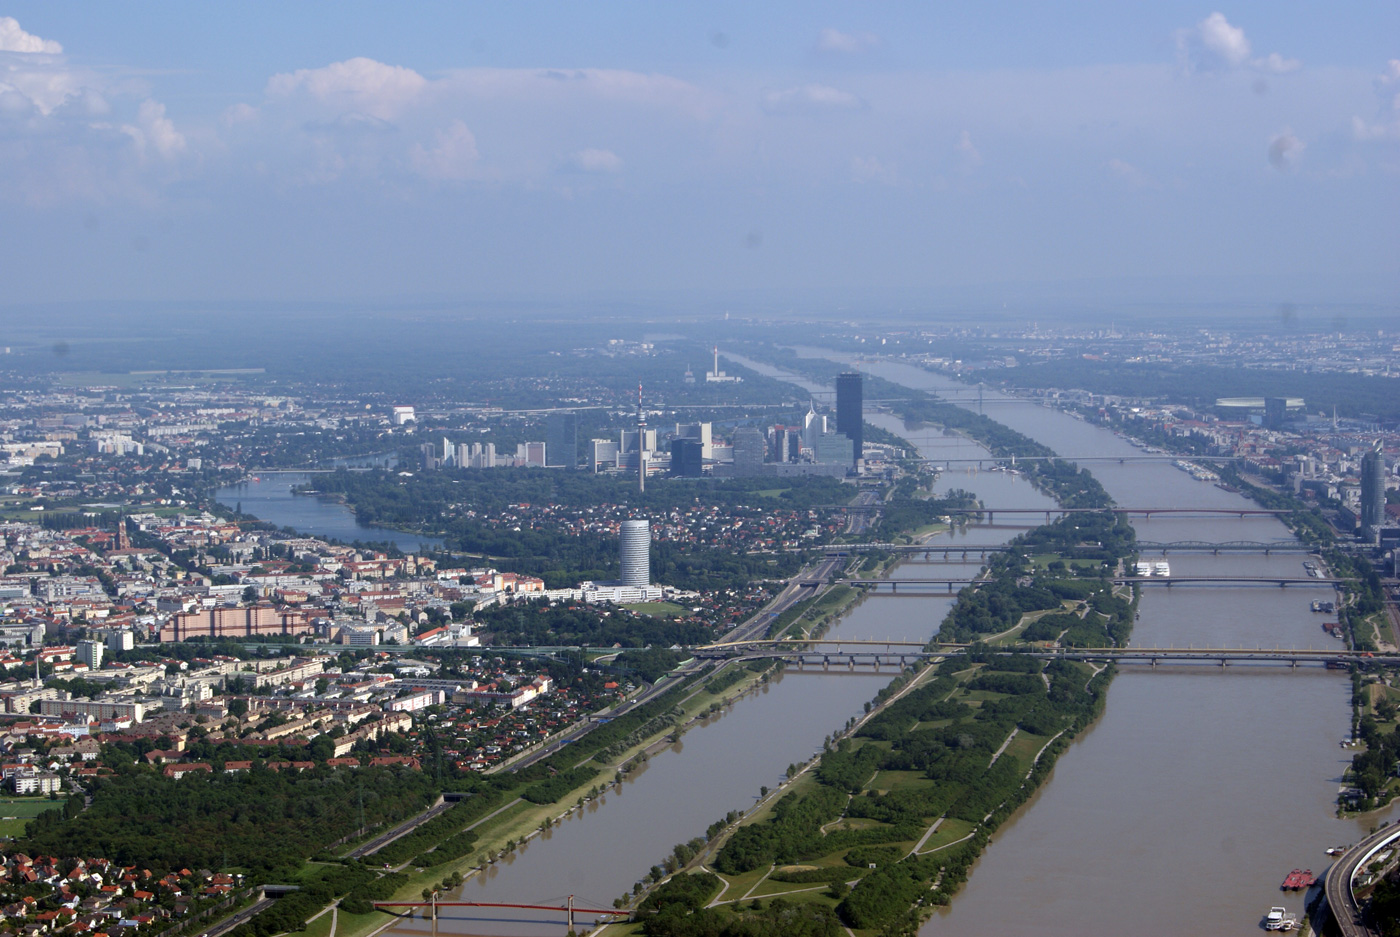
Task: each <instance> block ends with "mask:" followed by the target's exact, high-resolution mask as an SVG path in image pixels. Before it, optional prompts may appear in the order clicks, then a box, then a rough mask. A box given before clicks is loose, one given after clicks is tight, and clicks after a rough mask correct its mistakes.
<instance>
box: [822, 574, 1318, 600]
mask: <svg viewBox="0 0 1400 937" xmlns="http://www.w3.org/2000/svg"><path fill="white" fill-rule="evenodd" d="M990 581H991V580H988V579H973V578H968V577H965V576H961V577H955V576H949V577H946V578H945V577H920V578H907V579H842V580H840V582H841V584H843V585H847V586H865V587H870V588H874V589H876V590H879V589H880V587H882V586H888V587H889V594H893V595H899V594H905V595H919V594H923V595H927V594H928V593H929V591H930V587H933V586H944V587H946V590H947V591H948V592H952V591H953V590H954V587H955V586H956V587H957V588H962V587H963V586H972V585H978V584H982V583H987V582H990ZM1111 581H1112V582H1113V584H1114V585H1117V586H1166V587H1168V588H1170V587H1172V586H1187V585H1194V586H1279V587H1281V588H1282V587H1286V586H1335V585H1336V584H1337V583H1340V582H1343V581H1344V580H1341V579H1335V578H1333V577H1330V576H1118V577H1116V578H1114V579H1113V580H1111ZM901 587H903V589H904V592H903V593H901V592H900V588H901ZM881 594H884V593H883V592H882V593H881Z"/></svg>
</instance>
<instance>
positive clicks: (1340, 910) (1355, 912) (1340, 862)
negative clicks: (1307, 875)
mask: <svg viewBox="0 0 1400 937" xmlns="http://www.w3.org/2000/svg"><path fill="white" fill-rule="evenodd" d="M1396 840H1400V823H1395V824H1391V825H1390V826H1387V827H1382V828H1381V829H1379V830H1377V831H1376V832H1374V833H1372V834H1371V835H1370V836H1368V837H1366V838H1365V839H1363V840H1362V841H1361V842H1359V843H1357V844H1356V845H1355V846H1353V847H1351V848H1350V849H1348V850H1347V851H1346V852H1344V853H1342V855H1341V856H1340V857H1339V858H1338V859H1337V861H1336V862H1334V863H1332V867H1331V868H1330V869H1328V870H1327V878H1326V891H1327V907H1328V908H1330V909H1331V910H1332V920H1334V921H1336V922H1337V928H1338V930H1340V931H1341V933H1342V937H1374V934H1375V931H1373V930H1371V928H1369V927H1367V926H1366V924H1365V923H1364V922H1363V921H1362V917H1361V909H1360V908H1359V907H1358V906H1357V904H1356V898H1355V896H1354V895H1353V894H1352V890H1351V880H1352V877H1353V876H1354V875H1356V870H1357V869H1359V868H1361V867H1362V866H1363V865H1365V864H1366V863H1368V862H1370V861H1371V859H1372V858H1373V857H1374V856H1375V854H1376V853H1377V852H1379V851H1380V849H1381V847H1383V846H1385V845H1386V844H1388V843H1391V842H1393V841H1396Z"/></svg>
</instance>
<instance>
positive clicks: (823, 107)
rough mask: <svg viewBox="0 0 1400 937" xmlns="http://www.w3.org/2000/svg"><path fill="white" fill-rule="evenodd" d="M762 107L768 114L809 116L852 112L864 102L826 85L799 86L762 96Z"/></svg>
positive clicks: (848, 93) (861, 106)
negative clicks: (831, 112)
mask: <svg viewBox="0 0 1400 937" xmlns="http://www.w3.org/2000/svg"><path fill="white" fill-rule="evenodd" d="M762 106H763V109H764V110H765V111H767V112H768V113H770V114H810V113H817V112H821V111H854V110H859V109H861V108H863V107H864V106H865V102H864V101H862V100H861V99H860V98H859V97H857V96H856V95H854V94H851V93H850V92H849V91H841V90H839V89H836V88H832V87H830V86H828V85H801V86H800V87H797V88H787V89H784V90H782V91H769V92H768V93H767V94H765V95H763V100H762Z"/></svg>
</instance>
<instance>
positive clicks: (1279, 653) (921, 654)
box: [692, 638, 1400, 668]
mask: <svg viewBox="0 0 1400 937" xmlns="http://www.w3.org/2000/svg"><path fill="white" fill-rule="evenodd" d="M968 647H969V646H968V645H966V644H941V643H940V644H928V643H925V644H920V643H919V642H916V641H894V640H889V641H885V640H880V639H878V638H874V639H839V640H827V639H824V638H816V639H812V640H800V639H787V638H779V639H771V640H754V641H731V642H725V643H720V644H707V645H702V646H700V647H696V648H693V649H692V650H693V651H694V653H695V655H696V656H697V657H707V658H742V659H759V658H781V659H784V660H791V661H795V662H797V663H798V664H799V666H806V665H808V664H812V665H815V666H820V667H830V666H831V665H833V664H837V665H845V666H846V667H847V668H854V667H856V666H861V665H865V666H873V667H876V668H880V667H886V666H893V667H904V666H907V665H909V664H911V663H914V662H916V661H919V660H924V659H928V658H935V657H953V656H958V655H962V654H966V653H967V651H968ZM979 650H980V652H981V653H991V654H1002V655H1010V654H1020V655H1027V656H1030V657H1038V658H1041V659H1044V660H1074V661H1085V662H1090V663H1123V664H1144V665H1147V666H1149V667H1156V666H1158V665H1159V664H1210V665H1219V666H1221V667H1228V666H1230V665H1232V664H1268V665H1274V666H1278V665H1287V666H1289V667H1290V668H1297V667H1298V666H1300V665H1303V664H1321V665H1325V666H1329V667H1345V666H1349V665H1351V664H1353V663H1357V664H1374V663H1378V662H1382V663H1385V664H1387V665H1394V664H1396V663H1398V662H1400V654H1394V653H1392V654H1377V653H1372V652H1369V651H1353V650H1349V649H1347V648H1340V647H1339V648H1335V649H1334V648H1262V647H1254V648H1227V647H1219V648H1213V647H1006V648H982V649H979Z"/></svg>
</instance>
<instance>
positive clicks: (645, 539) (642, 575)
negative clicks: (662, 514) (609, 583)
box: [619, 520, 651, 586]
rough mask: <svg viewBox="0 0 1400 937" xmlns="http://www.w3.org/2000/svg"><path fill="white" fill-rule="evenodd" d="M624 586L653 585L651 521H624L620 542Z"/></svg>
mask: <svg viewBox="0 0 1400 937" xmlns="http://www.w3.org/2000/svg"><path fill="white" fill-rule="evenodd" d="M619 558H620V559H621V561H622V584H623V585H624V586H647V585H651V522H650V521H631V520H629V521H623V522H622V537H621V542H620V543H619Z"/></svg>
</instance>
